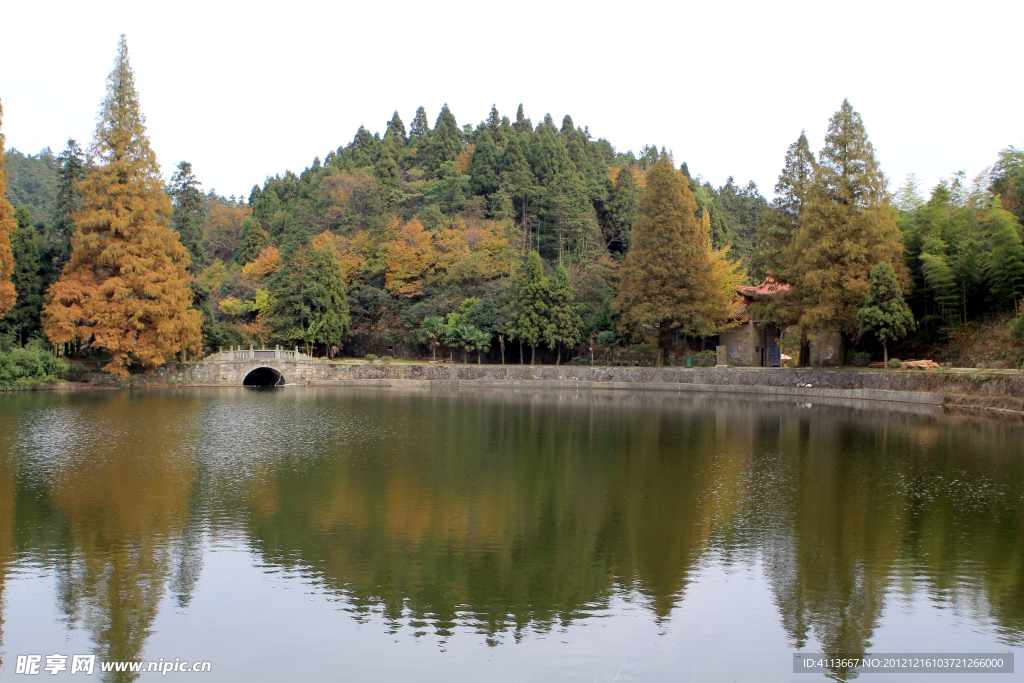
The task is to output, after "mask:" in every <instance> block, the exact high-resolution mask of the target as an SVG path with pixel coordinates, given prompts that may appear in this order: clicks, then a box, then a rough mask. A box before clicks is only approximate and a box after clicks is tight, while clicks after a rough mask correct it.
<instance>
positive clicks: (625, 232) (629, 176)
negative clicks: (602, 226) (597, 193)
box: [608, 166, 638, 249]
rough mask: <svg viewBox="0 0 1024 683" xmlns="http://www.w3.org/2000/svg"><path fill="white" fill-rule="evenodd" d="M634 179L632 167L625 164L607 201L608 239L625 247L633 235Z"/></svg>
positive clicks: (635, 195) (635, 209) (635, 197)
mask: <svg viewBox="0 0 1024 683" xmlns="http://www.w3.org/2000/svg"><path fill="white" fill-rule="evenodd" d="M637 197H638V192H637V189H636V180H635V179H634V178H633V168H632V167H631V166H626V167H625V168H622V169H621V170H620V171H619V175H618V176H616V178H615V188H614V189H613V191H612V196H611V199H610V200H609V202H608V222H609V224H610V225H609V227H610V228H611V230H610V233H611V234H610V235H609V241H611V240H618V241H619V242H620V243H621V244H622V246H623V247H624V248H626V249H628V248H629V243H630V240H631V239H632V237H633V224H634V223H635V222H636V216H637Z"/></svg>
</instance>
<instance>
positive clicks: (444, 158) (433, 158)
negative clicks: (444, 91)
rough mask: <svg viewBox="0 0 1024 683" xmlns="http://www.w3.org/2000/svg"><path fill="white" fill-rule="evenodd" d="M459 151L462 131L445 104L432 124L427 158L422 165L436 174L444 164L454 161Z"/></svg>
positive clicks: (460, 149)
mask: <svg viewBox="0 0 1024 683" xmlns="http://www.w3.org/2000/svg"><path fill="white" fill-rule="evenodd" d="M461 151H462V131H461V130H459V124H458V123H457V122H456V121H455V117H454V116H452V112H451V110H450V109H448V105H447V104H445V105H444V106H443V107H442V108H441V113H440V114H438V115H437V123H435V124H434V131H433V132H432V133H431V135H430V144H429V145H427V156H426V160H425V161H424V163H423V165H424V167H425V168H426V169H427V170H428V171H431V172H436V171H437V169H439V168H440V167H441V165H442V164H444V163H445V162H448V161H455V158H456V157H458V156H459V152H461Z"/></svg>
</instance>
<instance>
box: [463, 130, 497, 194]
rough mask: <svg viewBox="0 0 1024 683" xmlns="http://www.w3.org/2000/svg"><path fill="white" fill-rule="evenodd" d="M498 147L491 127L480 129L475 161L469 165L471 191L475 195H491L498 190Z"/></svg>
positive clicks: (474, 151)
mask: <svg viewBox="0 0 1024 683" xmlns="http://www.w3.org/2000/svg"><path fill="white" fill-rule="evenodd" d="M497 167H498V159H497V149H496V148H495V146H494V141H493V140H492V138H491V131H490V129H489V128H484V129H483V130H481V131H480V137H479V139H478V140H477V143H476V148H475V149H474V150H473V161H472V163H471V164H470V167H469V191H470V192H471V193H472V194H475V195H483V196H490V195H491V194H492V193H494V192H496V191H497V190H498V168H497Z"/></svg>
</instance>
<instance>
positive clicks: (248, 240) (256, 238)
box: [235, 217, 270, 266]
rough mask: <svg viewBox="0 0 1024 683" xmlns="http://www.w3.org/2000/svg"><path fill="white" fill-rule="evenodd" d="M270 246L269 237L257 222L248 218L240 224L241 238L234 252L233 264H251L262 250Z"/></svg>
mask: <svg viewBox="0 0 1024 683" xmlns="http://www.w3.org/2000/svg"><path fill="white" fill-rule="evenodd" d="M268 244H270V235H268V234H267V231H266V230H264V229H263V226H262V225H260V223H259V221H257V220H256V219H255V218H252V217H249V218H246V219H245V220H244V221H243V222H242V237H241V239H240V240H239V242H238V249H237V250H236V251H235V263H237V264H238V265H240V266H244V265H245V264H246V263H252V262H253V261H255V260H256V259H257V258H259V255H260V254H262V253H263V250H264V249H266V248H267V245H268Z"/></svg>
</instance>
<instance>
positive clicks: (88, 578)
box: [0, 387, 1024, 683]
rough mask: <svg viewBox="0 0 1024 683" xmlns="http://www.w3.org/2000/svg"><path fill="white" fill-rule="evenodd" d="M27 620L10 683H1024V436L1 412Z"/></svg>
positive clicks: (533, 416) (359, 395)
mask: <svg viewBox="0 0 1024 683" xmlns="http://www.w3.org/2000/svg"><path fill="white" fill-rule="evenodd" d="M0 598H2V601H0V610H2V611H0V615H2V623H0V656H2V658H3V664H2V666H0V677H3V678H5V679H6V678H8V677H10V678H15V679H17V680H21V677H20V676H17V674H16V666H18V664H17V662H18V656H19V655H21V656H25V655H41V656H42V660H41V664H40V665H39V666H41V667H45V666H46V664H47V659H46V657H47V656H48V655H54V654H59V655H64V656H68V657H70V656H73V655H76V654H80V655H90V654H91V655H94V656H95V666H96V668H95V670H94V672H93V674H92V677H91V679H93V680H95V679H103V680H135V679H138V678H141V679H143V680H154V677H155V674H153V673H148V674H147V673H143V674H141V675H140V674H133V673H129V672H122V673H116V672H107V673H102V672H101V671H100V666H101V663H104V662H118V661H145V662H150V661H158V662H159V663H160V666H163V665H164V664H165V663H168V662H210V672H209V673H204V674H202V675H199V676H193V675H192V673H183V672H181V671H180V670H179V671H173V670H172V671H171V672H170V673H168V674H167V678H168V680H172V679H180V680H184V679H189V680H192V679H200V680H209V681H313V680H353V681H355V680H358V681H394V680H414V681H446V682H447V681H502V682H504V681H509V682H512V681H561V680H564V681H587V682H589V681H598V682H599V683H605V682H610V681H621V680H635V681H666V682H667V681H672V682H678V681H691V680H702V681H733V680H737V681H806V682H808V683H809V682H811V681H817V680H825V679H826V678H832V679H839V680H850V679H852V678H854V677H857V672H856V671H852V670H850V669H849V668H848V667H844V666H833V667H832V668H831V670H829V671H828V672H827V673H824V674H823V673H817V674H814V673H794V672H793V654H794V653H797V652H799V653H804V654H812V653H826V654H831V655H840V654H842V655H849V656H861V655H864V654H870V653H1016V655H1017V657H1016V658H1017V662H1016V671H1017V672H1018V673H1017V674H992V675H989V676H985V677H984V679H985V680H990V681H992V682H993V683H996V682H997V681H1000V680H1012V679H1014V677H1015V676H1018V677H1020V676H1021V674H1020V673H1019V672H1020V671H1021V670H1022V667H1024V662H1022V661H1021V656H1020V653H1021V651H1022V649H1021V648H1022V645H1024V426H1022V425H1021V424H1020V423H1019V422H1015V421H1009V420H1003V421H1000V420H996V419H987V418H979V417H974V416H963V415H955V414H946V413H943V412H941V410H940V409H937V408H932V407H923V406H909V405H902V406H901V405H899V404H889V405H886V404H867V403H857V402H853V401H851V402H842V401H831V402H830V401H823V400H816V401H814V402H812V403H808V402H803V401H799V402H798V401H795V400H776V399H770V398H768V397H765V396H758V397H752V398H750V399H744V398H737V397H733V396H730V397H728V398H723V397H719V396H715V395H712V394H707V395H704V394H692V393H690V394H685V395H676V394H672V393H667V392H664V393H663V392H635V393H634V392H615V391H573V390H552V389H538V390H528V389H515V390H512V389H499V390H492V389H436V390H432V391H431V390H418V391H413V390H410V391H403V390H396V389H370V388H362V389H353V388H344V387H298V388H293V387H288V388H284V389H273V390H254V389H242V388H224V389H215V388H209V389H202V388H192V389H169V390H148V391H146V390H143V391H131V392H128V391H120V392H102V391H98V392H83V393H50V394H47V393H34V394H6V395H0ZM161 660H162V661H161ZM57 661H59V660H57ZM26 662H28V660H24V659H23V660H22V664H23V665H24V666H28V664H27V663H26ZM71 662H72V660H71V659H70V658H69V659H68V660H67V670H63V671H58V674H57V675H58V677H64V676H68V677H71V676H72V674H71V668H72V667H71ZM40 675H41V676H45V677H46V679H47V680H49V679H50V678H51V676H50V675H49V674H48V673H47V672H46V671H43V670H41V674H40ZM864 676H867V679H868V680H870V681H872V682H874V683H881V682H882V681H886V680H899V681H917V680H921V681H925V680H935V678H936V675H935V674H925V673H919V674H914V673H901V674H891V675H890V674H884V673H883V674H878V673H872V674H861V675H860V678H863V677H864ZM939 678H940V680H942V681H950V682H952V681H967V680H977V677H976V675H971V674H943V675H941V676H940V677H939ZM25 680H32V679H31V678H29V677H26V678H25ZM71 680H90V678H89V677H88V675H86V674H85V672H84V671H82V672H79V673H76V674H74V676H73V677H72V678H71ZM1015 680H1021V678H1016V679H1015Z"/></svg>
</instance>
